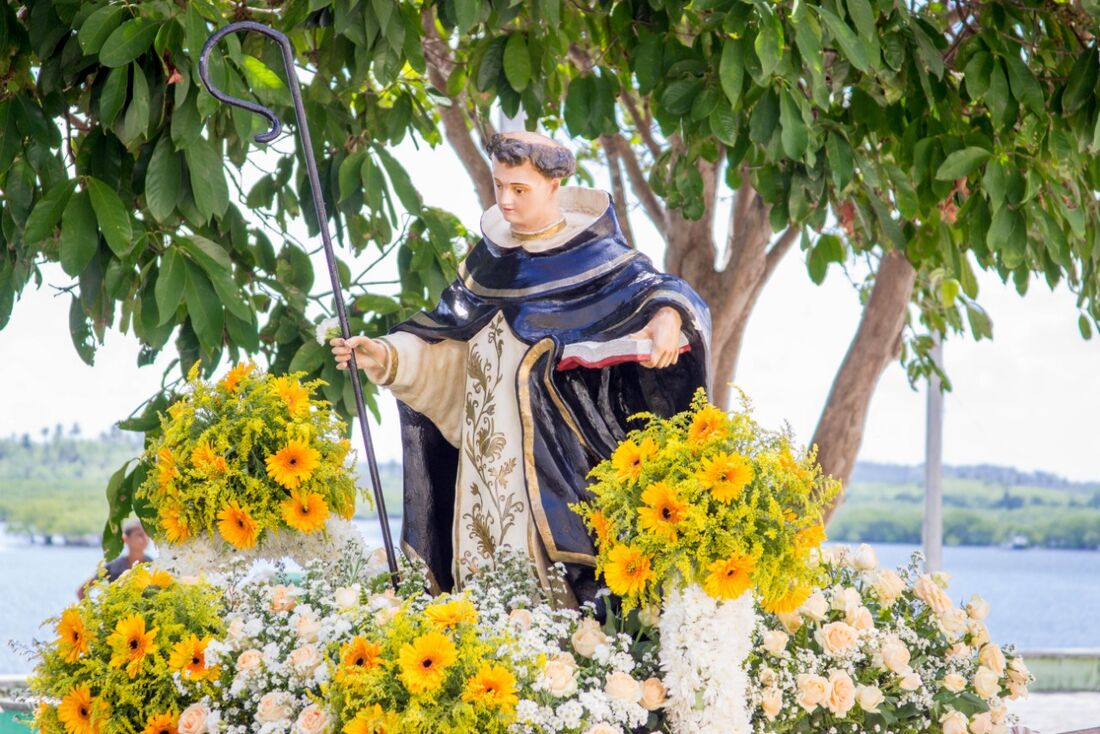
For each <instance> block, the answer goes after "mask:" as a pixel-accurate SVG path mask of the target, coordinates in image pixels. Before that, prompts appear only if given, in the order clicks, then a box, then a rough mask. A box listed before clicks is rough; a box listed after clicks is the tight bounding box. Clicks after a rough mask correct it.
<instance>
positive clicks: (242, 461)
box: [135, 363, 356, 549]
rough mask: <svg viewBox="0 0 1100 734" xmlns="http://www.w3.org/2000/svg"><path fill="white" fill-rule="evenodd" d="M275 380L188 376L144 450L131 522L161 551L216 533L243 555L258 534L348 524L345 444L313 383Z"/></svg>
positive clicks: (238, 373)
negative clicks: (142, 519) (140, 519)
mask: <svg viewBox="0 0 1100 734" xmlns="http://www.w3.org/2000/svg"><path fill="white" fill-rule="evenodd" d="M299 377H300V375H299V374H294V375H288V376H281V377H275V376H272V375H270V374H265V373H262V372H260V371H258V370H256V369H255V368H254V366H253V365H252V364H250V363H242V364H239V365H237V366H236V367H234V368H233V369H232V370H230V371H229V373H228V374H227V375H226V376H225V377H224V378H223V379H222V380H221V381H219V382H218V383H216V384H210V383H207V382H204V381H203V380H201V379H200V378H199V377H198V368H197V367H196V368H194V369H192V371H191V374H190V375H189V379H188V388H189V389H188V391H187V393H186V395H185V396H184V397H183V398H182V399H180V400H179V401H177V402H175V403H174V404H172V405H171V406H169V407H168V411H167V412H168V415H167V416H166V417H162V419H161V433H160V435H159V436H158V438H157V439H156V440H155V441H153V442H152V443H151V444H150V445H149V446H148V448H147V450H146V453H145V457H144V458H145V462H146V463H147V464H148V465H149V466H150V467H151V468H150V470H149V471H148V472H147V473H146V474H145V476H144V479H143V481H142V482H141V484H140V486H139V487H138V490H137V500H138V502H136V503H135V505H136V506H137V507H138V508H139V515H141V514H146V515H149V517H148V518H146V519H147V521H148V524H147V527H150V528H152V529H153V535H154V536H155V537H156V538H158V539H163V540H167V541H168V542H169V543H181V542H184V541H186V540H189V539H191V538H194V537H197V536H200V535H204V536H209V537H213V536H214V535H215V534H218V535H220V536H221V537H222V538H223V539H224V540H225V541H226V542H227V543H229V544H230V545H232V546H234V547H236V548H238V549H247V548H252V547H254V546H256V544H257V543H258V542H259V541H260V540H261V538H262V537H263V536H264V534H265V533H266V532H269V531H271V530H284V531H285V530H290V531H297V532H302V533H313V532H318V531H321V530H322V529H323V528H324V526H325V521H326V520H327V518H328V517H329V515H330V514H331V513H335V514H336V515H338V516H340V517H343V518H345V519H349V518H351V516H352V515H353V514H354V512H355V494H356V487H355V480H354V477H353V474H352V472H351V471H350V469H349V467H348V466H347V458H348V453H349V451H350V448H351V444H350V442H349V441H347V440H346V439H345V438H343V431H344V424H343V423H342V422H341V421H340V420H339V418H338V417H337V416H336V414H335V413H334V412H333V411H332V410H331V409H330V407H329V404H328V403H327V402H326V401H324V400H321V399H317V398H315V397H314V392H315V391H316V389H317V388H318V387H319V386H320V385H321V384H322V381H321V380H312V381H309V382H304V383H303V382H301V381H300V379H299Z"/></svg>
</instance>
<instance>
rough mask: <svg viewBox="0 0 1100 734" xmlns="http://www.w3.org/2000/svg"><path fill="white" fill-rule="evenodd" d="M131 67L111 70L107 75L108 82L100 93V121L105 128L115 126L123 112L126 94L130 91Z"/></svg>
mask: <svg viewBox="0 0 1100 734" xmlns="http://www.w3.org/2000/svg"><path fill="white" fill-rule="evenodd" d="M129 82H130V67H128V66H123V67H119V68H118V69H111V73H110V74H108V75H107V81H105V82H104V83H103V89H102V91H100V93H99V121H100V123H101V124H102V125H103V127H105V128H109V127H110V126H111V125H113V124H114V122H115V118H116V117H118V113H119V112H121V111H122V105H123V104H125V103H126V92H127V91H128V90H129Z"/></svg>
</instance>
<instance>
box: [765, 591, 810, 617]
mask: <svg viewBox="0 0 1100 734" xmlns="http://www.w3.org/2000/svg"><path fill="white" fill-rule="evenodd" d="M809 598H810V588H809V587H808V586H796V587H794V588H793V589H791V590H790V591H788V592H787V593H785V594H781V595H779V596H776V597H772V598H770V599H765V600H764V602H763V607H764V611H766V612H770V613H771V614H791V613H793V612H796V611H798V608H799V607H801V606H802V603H803V602H804V601H806V600H807V599H809Z"/></svg>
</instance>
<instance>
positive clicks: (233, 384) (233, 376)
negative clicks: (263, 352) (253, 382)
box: [222, 362, 255, 392]
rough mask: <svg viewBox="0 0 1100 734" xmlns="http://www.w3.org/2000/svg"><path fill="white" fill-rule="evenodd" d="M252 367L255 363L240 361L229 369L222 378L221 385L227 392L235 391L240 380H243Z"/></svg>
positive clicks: (239, 384)
mask: <svg viewBox="0 0 1100 734" xmlns="http://www.w3.org/2000/svg"><path fill="white" fill-rule="evenodd" d="M254 367H255V365H253V364H251V363H249V362H241V363H240V364H238V365H237V366H236V367H234V368H233V369H231V370H229V372H228V374H226V376H225V379H223V380H222V387H224V388H225V389H226V390H227V391H228V392H237V388H239V387H240V386H241V380H243V379H244V378H245V377H246V376H247V375H248V373H249V372H251V371H252V370H253V368H254Z"/></svg>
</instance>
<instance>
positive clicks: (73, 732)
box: [57, 683, 105, 734]
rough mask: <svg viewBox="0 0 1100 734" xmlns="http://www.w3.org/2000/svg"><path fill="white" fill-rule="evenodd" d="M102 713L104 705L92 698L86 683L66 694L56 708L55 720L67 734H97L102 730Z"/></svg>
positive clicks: (90, 690)
mask: <svg viewBox="0 0 1100 734" xmlns="http://www.w3.org/2000/svg"><path fill="white" fill-rule="evenodd" d="M104 713H105V705H104V703H103V702H102V701H98V700H96V699H95V698H94V697H93V696H92V689H91V688H90V687H89V686H88V684H87V683H82V684H80V685H79V686H77V687H75V688H73V689H72V690H71V691H69V692H68V693H66V694H65V696H64V697H63V698H62V699H61V703H60V704H59V705H58V707H57V718H58V719H60V720H61V723H62V724H64V725H65V731H66V732H68V734H97V732H99V730H100V728H102V724H103V720H102V716H103V714H104Z"/></svg>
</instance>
